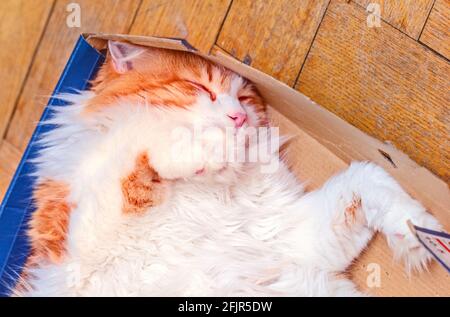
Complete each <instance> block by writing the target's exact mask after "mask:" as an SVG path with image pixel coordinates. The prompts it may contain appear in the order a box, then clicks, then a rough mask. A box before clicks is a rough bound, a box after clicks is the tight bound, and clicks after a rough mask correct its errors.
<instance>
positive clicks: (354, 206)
mask: <svg viewBox="0 0 450 317" xmlns="http://www.w3.org/2000/svg"><path fill="white" fill-rule="evenodd" d="M360 208H361V198H359V197H356V196H355V195H353V199H352V202H351V204H350V206H348V207H347V208H345V223H346V224H347V225H348V226H350V225H353V224H355V223H356V222H357V220H358V210H359V209H360Z"/></svg>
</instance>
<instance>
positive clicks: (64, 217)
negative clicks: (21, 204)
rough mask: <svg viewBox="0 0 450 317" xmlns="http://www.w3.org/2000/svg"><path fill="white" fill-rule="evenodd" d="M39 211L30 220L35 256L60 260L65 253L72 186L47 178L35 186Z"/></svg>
mask: <svg viewBox="0 0 450 317" xmlns="http://www.w3.org/2000/svg"><path fill="white" fill-rule="evenodd" d="M33 194H34V201H35V204H36V207H37V209H36V211H35V212H34V213H33V216H32V218H31V221H30V230H29V231H28V235H29V237H30V239H31V249H32V257H35V258H38V259H46V260H50V261H52V262H58V261H60V260H61V258H62V257H63V255H64V252H65V242H66V236H67V229H68V225H69V217H70V211H71V209H72V208H73V205H72V204H70V203H69V202H68V201H67V198H68V196H69V187H68V186H67V185H66V184H64V183H62V182H57V181H53V180H46V181H44V182H41V183H39V184H38V185H37V187H36V188H35V190H34V193H33Z"/></svg>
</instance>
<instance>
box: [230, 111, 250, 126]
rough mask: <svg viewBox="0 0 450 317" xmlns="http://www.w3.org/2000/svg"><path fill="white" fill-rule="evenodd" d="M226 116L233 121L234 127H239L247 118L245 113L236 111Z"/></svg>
mask: <svg viewBox="0 0 450 317" xmlns="http://www.w3.org/2000/svg"><path fill="white" fill-rule="evenodd" d="M228 118H230V119H231V120H233V121H234V126H235V127H236V128H240V127H242V125H243V124H244V123H245V121H246V120H247V114H246V113H243V112H236V113H234V114H232V115H228Z"/></svg>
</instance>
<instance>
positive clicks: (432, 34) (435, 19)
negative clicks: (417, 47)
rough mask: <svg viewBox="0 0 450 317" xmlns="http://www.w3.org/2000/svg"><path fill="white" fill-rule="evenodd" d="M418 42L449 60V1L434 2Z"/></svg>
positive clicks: (438, 0)
mask: <svg viewBox="0 0 450 317" xmlns="http://www.w3.org/2000/svg"><path fill="white" fill-rule="evenodd" d="M420 41H421V42H422V43H424V44H426V45H428V46H429V47H431V48H432V49H433V50H435V51H436V52H438V53H440V54H442V55H444V56H445V57H447V58H450V0H436V2H435V3H434V6H433V9H432V10H431V13H430V16H429V18H428V20H427V23H426V24H425V28H424V29H423V32H422V35H421V36H420Z"/></svg>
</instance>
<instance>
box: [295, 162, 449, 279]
mask: <svg viewBox="0 0 450 317" xmlns="http://www.w3.org/2000/svg"><path fill="white" fill-rule="evenodd" d="M299 208H301V209H302V212H301V213H304V214H306V220H305V221H303V225H300V227H301V229H300V230H302V231H303V235H302V236H303V237H305V234H304V232H305V231H306V232H309V235H306V236H307V238H306V241H303V242H300V243H303V247H302V249H303V250H304V251H305V250H306V251H308V250H310V252H309V253H310V254H313V255H315V256H316V257H317V258H316V259H315V261H316V263H318V265H319V266H322V267H325V268H327V269H329V270H331V271H342V270H345V269H346V268H347V266H348V265H350V264H351V262H352V261H353V260H354V258H356V257H357V256H358V255H359V254H360V252H361V251H362V250H363V249H364V248H365V246H366V245H367V243H368V242H369V241H370V239H371V237H372V235H373V233H374V232H375V231H381V232H382V233H383V234H385V235H386V238H387V241H388V244H389V246H390V248H391V249H392V250H393V252H394V256H395V257H396V258H399V259H402V260H403V261H404V262H405V265H406V268H407V270H408V271H410V270H411V269H421V268H423V267H425V266H426V263H427V261H428V260H429V259H430V255H429V254H428V252H427V251H426V250H425V248H424V247H423V246H422V245H421V244H420V243H419V242H418V240H417V239H416V237H415V236H414V235H413V234H412V233H411V231H410V230H409V228H408V225H407V221H408V220H411V221H412V222H413V223H414V224H416V225H418V226H422V227H426V228H430V229H433V230H438V231H439V230H441V225H440V224H439V223H438V221H437V220H436V219H435V218H434V217H433V216H432V215H431V214H429V213H428V212H427V211H426V210H425V208H424V207H423V206H422V205H421V204H420V203H419V202H417V201H416V200H414V199H413V198H411V197H410V196H409V195H408V194H407V193H406V192H405V191H404V190H403V189H402V188H401V187H400V185H399V184H398V183H397V182H396V181H395V180H394V179H393V178H392V177H391V176H390V175H389V174H388V173H387V172H386V171H384V170H383V169H382V168H381V167H379V166H377V165H375V164H373V163H364V162H355V163H352V164H351V165H350V167H349V168H348V169H347V170H345V171H344V172H342V173H340V174H338V175H336V176H334V177H332V178H331V179H330V180H328V181H327V182H326V183H325V184H324V186H323V187H322V188H320V189H319V190H317V191H314V192H311V193H309V194H307V195H305V196H304V197H303V198H302V199H301V200H300V202H299ZM300 223H301V222H300ZM300 237H301V235H300V233H299V235H298V238H299V239H301V238H300ZM303 239H304V240H305V238H303ZM297 243H298V240H297ZM308 244H309V245H308ZM307 253H308V252H307ZM313 258H314V257H313Z"/></svg>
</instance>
